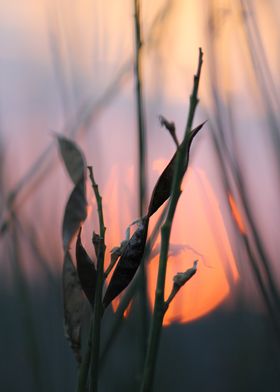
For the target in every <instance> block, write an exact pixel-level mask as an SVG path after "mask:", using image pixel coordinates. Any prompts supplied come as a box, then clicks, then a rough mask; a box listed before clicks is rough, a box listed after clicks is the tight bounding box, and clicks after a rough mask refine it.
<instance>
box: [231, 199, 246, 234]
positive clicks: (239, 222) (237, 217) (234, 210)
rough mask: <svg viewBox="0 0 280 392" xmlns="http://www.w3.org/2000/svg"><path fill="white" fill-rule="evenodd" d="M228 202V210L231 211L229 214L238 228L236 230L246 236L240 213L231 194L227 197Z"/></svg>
mask: <svg viewBox="0 0 280 392" xmlns="http://www.w3.org/2000/svg"><path fill="white" fill-rule="evenodd" d="M228 201H229V205H230V209H231V213H232V216H233V218H234V220H235V223H236V224H237V226H238V229H239V230H240V233H241V234H246V230H245V224H244V222H243V219H242V216H241V213H240V211H239V209H238V207H237V205H236V202H235V200H234V198H233V196H232V195H231V194H229V195H228Z"/></svg>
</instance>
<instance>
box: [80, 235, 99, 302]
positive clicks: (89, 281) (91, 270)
mask: <svg viewBox="0 0 280 392" xmlns="http://www.w3.org/2000/svg"><path fill="white" fill-rule="evenodd" d="M76 260H77V271H78V275H79V279H80V283H81V286H82V289H83V291H84V293H85V295H86V297H87V299H88V300H89V302H90V303H91V305H92V307H93V306H94V293H95V287H96V279H97V273H96V269H95V265H94V263H93V261H92V260H91V258H90V257H89V255H88V254H87V252H86V250H85V248H84V247H83V244H82V241H81V230H80V231H79V233H78V237H77V242H76Z"/></svg>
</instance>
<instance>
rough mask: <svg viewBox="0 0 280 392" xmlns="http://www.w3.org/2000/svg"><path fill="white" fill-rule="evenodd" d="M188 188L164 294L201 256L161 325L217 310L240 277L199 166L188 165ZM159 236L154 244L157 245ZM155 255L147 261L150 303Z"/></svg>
mask: <svg viewBox="0 0 280 392" xmlns="http://www.w3.org/2000/svg"><path fill="white" fill-rule="evenodd" d="M185 185H186V189H185V191H184V192H183V194H182V198H181V200H180V203H179V205H178V210H177V213H176V217H175V222H174V226H173V230H172V234H171V245H170V254H171V256H170V257H169V259H168V267H167V276H166V289H165V297H167V296H168V295H169V293H170V291H171V289H172V284H173V281H172V278H173V276H174V275H175V274H176V273H177V272H181V271H185V270H186V269H187V268H189V267H191V266H192V264H193V261H194V260H195V259H199V264H198V271H197V274H196V275H195V276H194V277H193V278H192V279H191V280H190V281H189V282H188V283H187V284H186V286H185V287H183V288H182V289H181V290H180V292H179V293H178V294H177V296H176V297H175V299H174V300H173V301H172V303H171V305H170V307H169V309H168V311H167V313H166V316H165V319H164V325H168V324H170V323H172V322H180V323H184V322H187V321H191V320H195V319H197V318H199V317H202V316H203V315H205V314H207V313H209V312H210V311H212V310H213V309H215V308H216V307H217V306H218V305H219V304H220V303H221V302H222V301H223V300H224V299H225V298H226V296H227V295H228V294H229V293H230V283H233V282H235V281H236V280H237V279H238V271H237V268H236V265H235V261H234V257H233V253H232V249H231V246H230V244H229V240H228V236H227V232H226V229H225V225H224V222H223V218H222V214H221V212H220V210H219V205H218V202H217V200H216V198H215V195H214V193H213V191H212V189H211V186H210V184H209V182H208V180H207V178H206V176H205V175H204V173H203V172H202V171H200V170H193V169H189V172H188V174H187V179H186V181H185ZM159 246H160V239H159V240H158V243H157V245H156V246H155V249H159ZM158 259H159V257H158V254H157V255H156V256H155V257H153V259H152V260H151V261H150V262H149V265H148V280H149V283H148V284H149V297H150V303H151V305H152V304H153V302H154V293H155V287H156V276H157V269H158Z"/></svg>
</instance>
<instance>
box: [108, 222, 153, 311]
mask: <svg viewBox="0 0 280 392" xmlns="http://www.w3.org/2000/svg"><path fill="white" fill-rule="evenodd" d="M148 224H149V217H148V216H146V217H144V218H142V219H141V221H140V223H139V226H138V228H137V230H136V231H135V232H134V234H133V235H132V237H131V238H130V240H129V241H128V243H127V244H126V247H125V249H124V250H123V253H122V255H121V257H120V259H119V262H118V264H117V266H116V268H115V271H114V272H113V275H112V278H111V280H110V283H109V285H108V288H107V290H106V293H105V295H104V298H103V305H104V307H105V308H106V307H107V306H108V305H109V304H110V302H112V301H113V299H114V298H116V297H117V296H118V295H119V294H120V293H121V292H122V291H123V290H124V289H125V288H126V287H127V286H128V285H129V283H130V282H131V280H132V279H133V277H134V275H135V273H136V271H137V269H138V267H139V265H140V262H141V260H142V257H143V254H144V250H145V245H146V240H147V232H148Z"/></svg>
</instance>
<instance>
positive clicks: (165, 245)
mask: <svg viewBox="0 0 280 392" xmlns="http://www.w3.org/2000/svg"><path fill="white" fill-rule="evenodd" d="M202 57H203V53H202V50H201V49H200V50H199V61H198V69H197V73H196V75H195V76H194V85H193V91H192V94H191V96H190V107H189V114H188V120H187V125H186V129H185V134H184V139H183V142H182V143H181V145H180V146H179V149H178V156H177V161H176V169H175V173H174V178H173V183H172V192H171V196H170V202H169V209H168V213H167V217H166V220H165V222H164V224H163V226H162V228H161V249H160V259H159V268H158V277H157V286H156V294H155V305H154V313H153V318H152V325H151V329H150V334H149V342H148V350H147V355H146V360H145V368H144V377H143V382H142V386H141V389H140V390H141V392H150V391H151V390H152V387H153V380H154V374H155V366H156V360H157V354H158V348H159V342H160V335H161V330H162V323H163V318H164V314H165V312H166V309H167V307H166V306H167V303H166V302H165V301H164V289H165V278H166V267H167V259H168V250H169V241H170V234H171V227H172V222H173V219H174V215H175V211H176V207H177V203H178V200H179V198H180V195H181V192H182V191H181V184H182V180H183V177H184V174H185V171H186V157H187V154H188V149H189V145H190V138H191V137H192V136H191V133H192V132H191V130H192V123H193V118H194V114H195V109H196V106H197V104H198V99H197V92H198V86H199V79H200V73H201V67H202Z"/></svg>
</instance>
